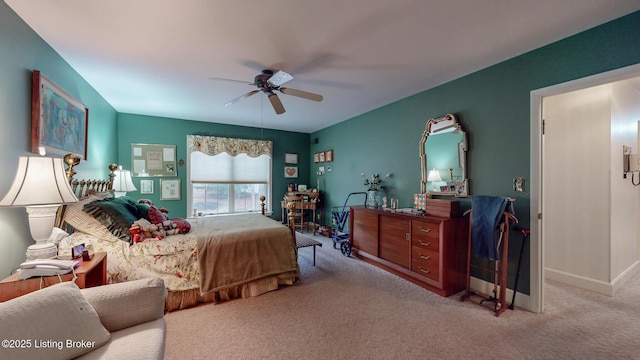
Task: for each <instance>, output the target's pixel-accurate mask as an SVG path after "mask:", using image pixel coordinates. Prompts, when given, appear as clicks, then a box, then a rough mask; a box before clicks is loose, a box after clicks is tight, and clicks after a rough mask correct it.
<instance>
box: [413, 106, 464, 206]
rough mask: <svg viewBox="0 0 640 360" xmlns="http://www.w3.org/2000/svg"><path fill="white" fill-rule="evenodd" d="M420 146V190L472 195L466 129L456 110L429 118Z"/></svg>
mask: <svg viewBox="0 0 640 360" xmlns="http://www.w3.org/2000/svg"><path fill="white" fill-rule="evenodd" d="M419 147H420V149H419V152H420V162H421V170H422V180H421V181H420V192H421V193H428V194H430V195H432V196H433V195H441V196H457V197H466V196H469V181H468V179H467V169H466V163H467V133H466V132H464V130H463V128H462V125H460V123H459V122H458V120H457V119H456V117H455V116H454V115H453V114H447V115H445V116H442V117H439V118H434V119H429V121H427V125H426V127H425V130H424V133H422V138H421V139H420V145H419Z"/></svg>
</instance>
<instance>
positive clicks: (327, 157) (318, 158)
mask: <svg viewBox="0 0 640 360" xmlns="http://www.w3.org/2000/svg"><path fill="white" fill-rule="evenodd" d="M332 161H333V150H325V151H320V152H317V153H315V154H313V162H314V163H323V162H332Z"/></svg>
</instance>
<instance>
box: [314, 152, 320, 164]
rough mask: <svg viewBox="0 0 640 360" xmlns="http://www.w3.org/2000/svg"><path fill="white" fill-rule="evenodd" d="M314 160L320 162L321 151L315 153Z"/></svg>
mask: <svg viewBox="0 0 640 360" xmlns="http://www.w3.org/2000/svg"><path fill="white" fill-rule="evenodd" d="M313 162H314V163H319V162H320V153H315V154H313Z"/></svg>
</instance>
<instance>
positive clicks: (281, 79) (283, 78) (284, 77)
mask: <svg viewBox="0 0 640 360" xmlns="http://www.w3.org/2000/svg"><path fill="white" fill-rule="evenodd" d="M290 80H293V76H291V75H290V74H288V73H286V72H284V71H282V70H278V72H276V73H275V74H273V75H271V77H270V78H269V80H267V81H268V82H269V83H270V84H271V85H273V86H280V85H282V84H284V83H286V82H287V81H290Z"/></svg>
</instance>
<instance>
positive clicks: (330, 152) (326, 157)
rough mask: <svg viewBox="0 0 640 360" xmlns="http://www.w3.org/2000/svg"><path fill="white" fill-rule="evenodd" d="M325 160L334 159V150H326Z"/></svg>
mask: <svg viewBox="0 0 640 360" xmlns="http://www.w3.org/2000/svg"><path fill="white" fill-rule="evenodd" d="M324 161H326V162H329V161H333V150H327V151H325V152H324Z"/></svg>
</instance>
